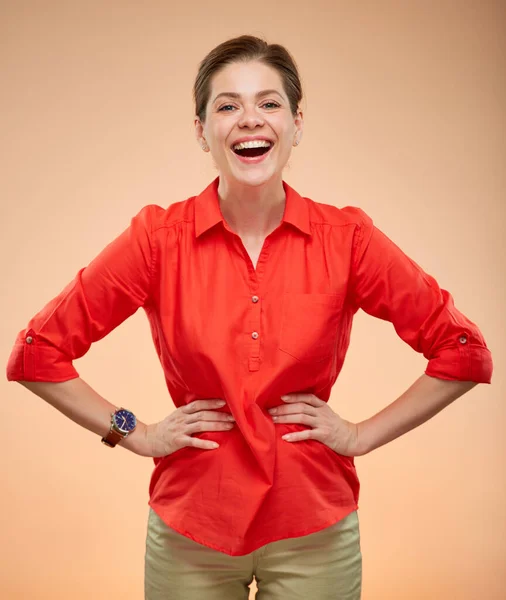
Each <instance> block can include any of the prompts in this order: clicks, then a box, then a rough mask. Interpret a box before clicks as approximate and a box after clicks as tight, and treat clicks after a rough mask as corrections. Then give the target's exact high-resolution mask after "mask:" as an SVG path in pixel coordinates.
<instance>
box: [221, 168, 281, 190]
mask: <svg viewBox="0 0 506 600" xmlns="http://www.w3.org/2000/svg"><path fill="white" fill-rule="evenodd" d="M231 176H232V179H234V180H235V181H236V182H237V183H239V184H241V185H249V186H251V187H258V186H261V185H265V184H266V183H269V181H272V180H273V179H276V180H277V179H279V178H280V177H281V172H278V171H275V170H271V169H254V168H249V169H248V170H247V171H246V172H245V171H242V172H237V171H236V172H232V173H231Z"/></svg>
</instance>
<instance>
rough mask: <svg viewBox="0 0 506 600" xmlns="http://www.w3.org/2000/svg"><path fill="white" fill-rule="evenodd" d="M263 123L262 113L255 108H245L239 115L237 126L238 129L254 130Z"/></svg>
mask: <svg viewBox="0 0 506 600" xmlns="http://www.w3.org/2000/svg"><path fill="white" fill-rule="evenodd" d="M264 122H265V121H264V118H263V115H262V113H260V112H259V111H258V109H257V108H256V107H255V106H250V107H248V106H246V107H245V108H244V110H243V112H242V114H241V117H240V119H239V122H238V125H239V127H246V128H248V129H254V128H255V127H262V125H263V124H264Z"/></svg>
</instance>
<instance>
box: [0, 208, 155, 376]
mask: <svg viewBox="0 0 506 600" xmlns="http://www.w3.org/2000/svg"><path fill="white" fill-rule="evenodd" d="M157 209H158V210H163V209H161V208H160V207H157V206H154V205H152V206H151V205H150V206H146V207H144V208H143V209H142V210H141V211H140V212H139V213H138V214H137V215H136V216H135V217H134V218H133V219H132V221H131V223H130V226H129V227H128V228H127V229H126V230H125V231H123V233H121V234H120V235H119V236H118V237H117V238H116V239H115V240H113V241H112V242H111V243H110V244H109V245H108V246H106V247H105V248H104V250H102V252H100V254H99V255H98V256H97V257H96V258H94V259H93V260H92V261H91V263H90V264H89V265H88V266H87V267H84V268H82V269H81V270H79V271H78V272H77V274H76V276H75V278H74V279H73V280H72V281H71V282H70V283H69V284H68V285H67V286H66V287H65V288H64V289H63V290H62V291H61V292H60V293H59V294H58V296H56V297H55V298H53V299H52V300H51V301H50V302H49V303H48V304H46V306H44V308H43V309H42V310H41V311H40V312H38V313H37V314H36V315H35V316H34V317H33V318H32V319H31V320H30V321H29V323H28V325H27V327H26V328H25V329H23V330H22V331H20V332H19V334H18V335H17V338H16V341H15V345H14V348H13V349H12V352H11V355H10V357H9V361H8V364H7V379H8V380H9V381H50V382H62V381H67V380H69V379H74V378H76V377H78V376H79V374H78V372H77V370H76V369H75V367H74V365H73V360H74V359H77V358H80V357H81V356H83V355H84V354H85V353H86V352H87V351H88V349H89V348H90V346H91V344H92V343H93V342H95V341H97V340H100V339H101V338H103V337H104V336H106V335H107V334H108V333H109V332H110V331H112V330H113V329H114V328H115V327H117V326H118V325H120V324H121V323H122V322H123V321H124V320H125V319H126V318H127V317H129V316H130V315H132V314H133V313H134V312H135V311H136V310H137V309H138V308H140V307H141V306H145V305H146V304H147V303H149V301H150V297H151V287H152V270H153V246H152V239H151V232H152V227H153V225H152V224H153V218H154V213H155V212H156V210H157Z"/></svg>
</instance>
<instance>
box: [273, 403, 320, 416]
mask: <svg viewBox="0 0 506 600" xmlns="http://www.w3.org/2000/svg"><path fill="white" fill-rule="evenodd" d="M268 412H269V414H271V415H291V414H294V413H305V414H306V415H313V416H315V415H316V414H317V410H316V408H315V407H314V406H310V405H309V404H304V403H303V402H297V404H283V405H281V406H275V407H274V408H270V409H269V410H268Z"/></svg>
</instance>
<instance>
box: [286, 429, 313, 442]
mask: <svg viewBox="0 0 506 600" xmlns="http://www.w3.org/2000/svg"><path fill="white" fill-rule="evenodd" d="M313 431H314V430H313V429H305V430H304V431H297V432H295V433H287V434H285V435H282V436H281V438H282V439H283V440H285V441H287V442H301V441H302V440H311V439H313Z"/></svg>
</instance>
